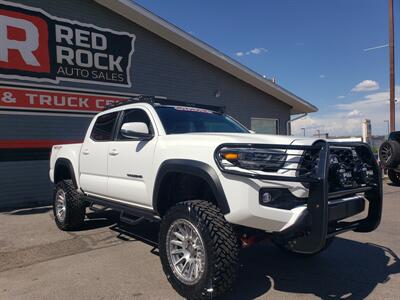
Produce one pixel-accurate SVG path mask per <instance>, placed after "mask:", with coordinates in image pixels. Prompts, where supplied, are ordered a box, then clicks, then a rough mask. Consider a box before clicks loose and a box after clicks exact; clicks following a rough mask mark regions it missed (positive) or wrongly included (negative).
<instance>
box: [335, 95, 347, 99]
mask: <svg viewBox="0 0 400 300" xmlns="http://www.w3.org/2000/svg"><path fill="white" fill-rule="evenodd" d="M336 98H337V99H344V98H346V96H343V95H340V96H337V97H336Z"/></svg>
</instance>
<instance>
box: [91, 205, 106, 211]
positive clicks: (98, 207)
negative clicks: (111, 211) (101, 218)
mask: <svg viewBox="0 0 400 300" xmlns="http://www.w3.org/2000/svg"><path fill="white" fill-rule="evenodd" d="M89 209H90V210H91V211H93V212H95V213H100V212H103V211H105V210H106V209H107V207H106V206H103V205H98V204H95V203H91V204H90V205H89Z"/></svg>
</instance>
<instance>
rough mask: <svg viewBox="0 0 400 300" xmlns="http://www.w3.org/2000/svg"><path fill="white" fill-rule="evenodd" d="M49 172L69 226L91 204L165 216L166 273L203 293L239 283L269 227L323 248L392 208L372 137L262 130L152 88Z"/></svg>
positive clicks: (58, 157) (183, 287) (70, 148)
mask: <svg viewBox="0 0 400 300" xmlns="http://www.w3.org/2000/svg"><path fill="white" fill-rule="evenodd" d="M50 178H51V180H52V182H54V184H55V186H56V188H55V193H54V216H55V222H56V224H57V226H58V227H59V228H60V229H62V230H74V229H77V228H79V227H80V226H81V225H82V224H83V222H84V219H85V211H86V208H87V207H92V206H97V207H99V206H102V207H106V208H111V209H115V210H118V211H120V213H121V215H120V217H121V221H124V222H128V223H130V224H136V223H138V222H139V221H142V220H153V221H154V220H155V221H160V232H159V252H160V258H161V263H162V266H163V269H164V272H165V273H166V275H167V278H168V280H169V281H170V283H171V284H172V286H173V287H174V288H175V290H176V291H177V292H178V293H179V294H180V295H182V296H184V297H187V298H194V299H197V298H208V297H211V296H212V297H214V296H217V295H220V294H222V293H224V292H226V291H227V290H229V289H230V288H231V287H232V284H233V282H234V280H235V277H236V273H237V270H238V253H239V249H240V248H241V247H242V246H246V245H247V246H248V245H250V244H252V243H253V242H254V241H256V240H259V239H260V238H264V237H268V238H271V239H272V240H273V241H274V243H275V244H276V245H278V246H279V247H280V248H282V249H283V250H285V251H287V252H289V253H301V254H304V255H312V254H316V253H318V252H320V251H321V250H323V249H325V248H326V247H327V246H328V245H329V244H330V242H331V241H332V239H333V237H334V236H335V235H337V234H339V233H342V232H345V231H347V230H354V231H358V232H369V231H372V230H374V229H375V228H376V227H377V226H378V224H379V222H380V219H381V210H382V184H381V172H380V170H379V168H378V165H377V163H376V161H375V159H374V156H373V154H372V152H371V150H370V148H369V147H368V146H367V145H366V144H363V143H351V144H344V143H331V142H328V141H325V140H320V139H305V138H297V137H292V136H274V135H261V134H254V133H252V132H250V131H249V130H247V129H246V128H245V127H244V126H243V125H241V124H240V123H238V122H237V121H235V120H234V119H233V118H231V117H229V116H228V115H226V114H224V113H223V112H221V111H215V110H214V111H213V110H210V109H208V107H205V106H200V105H194V104H183V103H178V102H177V101H175V102H168V101H167V100H157V99H154V98H149V99H139V100H138V99H136V100H131V101H128V102H126V103H121V104H117V105H115V107H112V108H109V109H106V110H105V111H103V112H101V113H99V114H98V115H96V116H95V117H94V119H93V121H92V122H91V124H90V126H89V129H88V131H87V134H86V137H85V140H84V142H83V144H69V145H55V146H54V147H53V149H52V153H51V160H50ZM367 202H368V212H367V213H366V214H365V215H366V217H365V216H364V218H361V217H359V218H357V217H353V216H355V215H357V214H359V213H361V212H363V211H364V210H365V209H366V208H365V207H366V205H365V204H366V203H367ZM349 217H353V218H352V219H351V220H348V218H349ZM354 219H355V220H354Z"/></svg>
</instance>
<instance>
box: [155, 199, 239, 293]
mask: <svg viewBox="0 0 400 300" xmlns="http://www.w3.org/2000/svg"><path fill="white" fill-rule="evenodd" d="M178 219H185V220H187V221H189V222H190V223H191V224H192V225H194V227H195V228H196V229H197V230H198V232H199V234H200V236H201V238H202V240H203V242H204V248H205V268H204V273H203V274H202V276H201V278H200V279H199V281H198V282H197V283H195V284H193V285H188V284H185V283H184V282H182V281H181V280H180V279H179V278H178V277H177V276H176V275H175V274H174V272H173V270H172V269H171V266H170V263H169V260H168V256H167V255H168V254H167V247H168V245H167V233H168V230H169V228H170V227H171V225H172V224H173V222H174V221H175V220H178ZM159 251H160V259H161V263H162V266H163V269H164V272H165V274H166V276H167V278H168V280H169V282H170V283H171V285H172V287H173V288H174V289H175V290H176V291H177V292H178V293H179V294H180V295H181V296H183V297H185V298H188V299H210V297H212V298H214V297H216V296H219V295H221V294H223V293H225V292H227V291H229V290H230V289H231V288H232V285H233V283H234V281H235V279H236V276H237V272H238V255H239V244H238V239H237V237H236V235H235V233H234V231H233V228H232V226H231V225H230V224H229V223H228V222H227V221H226V220H225V218H224V215H223V214H222V213H221V211H220V210H219V208H217V207H216V206H215V205H213V204H212V203H210V202H207V201H202V200H191V201H185V202H181V203H178V204H176V205H175V206H173V207H172V208H170V209H169V210H168V211H167V213H166V214H165V216H164V217H163V219H162V222H161V227H160V235H159Z"/></svg>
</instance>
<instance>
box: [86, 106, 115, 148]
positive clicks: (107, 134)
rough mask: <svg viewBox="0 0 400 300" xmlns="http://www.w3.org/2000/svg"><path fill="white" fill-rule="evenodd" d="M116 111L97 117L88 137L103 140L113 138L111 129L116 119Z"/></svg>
mask: <svg viewBox="0 0 400 300" xmlns="http://www.w3.org/2000/svg"><path fill="white" fill-rule="evenodd" d="M117 117H118V112H112V113H109V114H105V115H102V116H100V117H98V118H97V120H96V123H95V124H94V126H93V129H92V133H91V134H90V137H91V139H92V140H95V141H99V142H104V141H111V140H112V139H113V130H114V126H115V122H116V121H117Z"/></svg>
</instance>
